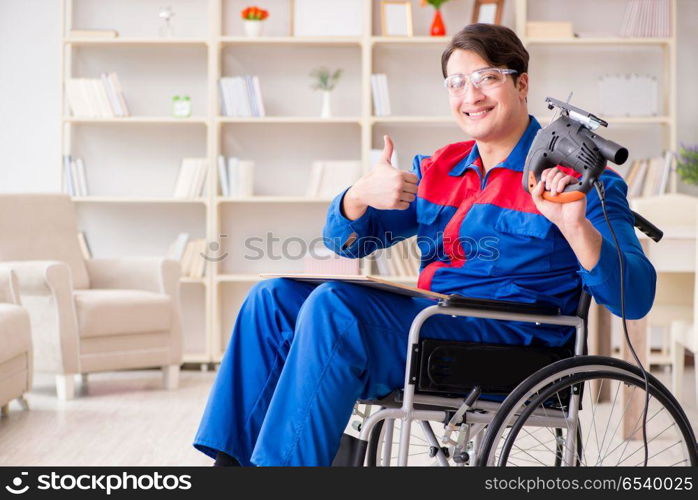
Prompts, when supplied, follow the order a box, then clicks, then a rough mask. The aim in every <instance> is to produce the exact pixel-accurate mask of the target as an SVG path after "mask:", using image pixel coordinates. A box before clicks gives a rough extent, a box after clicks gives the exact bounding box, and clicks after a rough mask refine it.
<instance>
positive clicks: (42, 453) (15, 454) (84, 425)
mask: <svg viewBox="0 0 698 500" xmlns="http://www.w3.org/2000/svg"><path fill="white" fill-rule="evenodd" d="M214 375H215V374H214V373H213V372H200V371H183V372H182V373H181V380H180V388H179V389H178V390H176V391H165V390H164V389H162V382H161V380H162V379H161V376H160V372H159V371H131V372H120V373H103V374H94V375H90V379H89V383H88V385H87V391H86V393H84V394H80V395H79V397H78V398H76V399H75V400H72V401H67V402H61V401H58V400H57V399H56V397H55V388H54V386H53V385H52V381H53V379H52V378H51V377H47V376H42V375H37V376H36V377H35V381H34V390H33V392H32V393H30V394H29V395H28V397H27V399H28V401H29V405H30V407H31V409H30V410H29V411H22V410H21V409H20V407H19V405H18V404H17V402H16V401H14V402H12V404H11V405H10V414H9V416H8V417H5V418H2V419H0V464H2V465H210V463H211V460H210V459H209V458H208V457H206V456H204V455H203V454H201V453H199V452H198V451H196V450H194V448H193V447H192V446H191V442H192V439H193V437H194V434H195V432H196V429H197V426H198V423H199V418H200V417H201V413H202V411H203V408H204V405H205V402H206V398H207V396H208V391H209V388H210V386H211V383H212V381H213V378H214ZM656 375H657V376H659V377H660V379H662V381H663V382H665V383H668V382H669V377H668V374H665V373H664V372H659V373H656ZM694 380H695V378H694V376H693V372H692V370H691V371H688V372H687V373H686V379H685V382H684V391H685V392H686V395H685V398H683V401H682V403H683V405H684V409H685V411H686V413H687V414H688V417H689V420H691V421H692V422H696V421H698V408H696V395H695V390H694V387H695V385H694ZM415 445H418V443H416V442H415ZM426 463H431V462H429V461H427V462H426Z"/></svg>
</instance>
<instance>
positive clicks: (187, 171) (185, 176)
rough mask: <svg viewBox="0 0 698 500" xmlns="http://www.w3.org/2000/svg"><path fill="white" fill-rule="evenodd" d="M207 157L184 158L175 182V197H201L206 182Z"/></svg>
mask: <svg viewBox="0 0 698 500" xmlns="http://www.w3.org/2000/svg"><path fill="white" fill-rule="evenodd" d="M207 163H208V161H207V160H206V158H182V165H181V166H180V167H179V175H178V176H177V182H176V183H175V191H174V197H175V198H186V199H193V198H200V197H201V196H202V195H203V192H204V185H205V184H206V170H207V167H208V165H207Z"/></svg>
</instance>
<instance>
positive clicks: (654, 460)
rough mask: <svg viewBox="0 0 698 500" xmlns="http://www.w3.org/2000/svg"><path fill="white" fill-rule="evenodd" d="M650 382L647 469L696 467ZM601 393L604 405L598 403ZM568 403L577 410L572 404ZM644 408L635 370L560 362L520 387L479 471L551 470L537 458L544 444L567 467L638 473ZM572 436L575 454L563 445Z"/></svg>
mask: <svg viewBox="0 0 698 500" xmlns="http://www.w3.org/2000/svg"><path fill="white" fill-rule="evenodd" d="M648 381H649V407H648V412H647V442H648V458H649V460H648V465H664V466H680V465H696V463H697V462H698V459H697V450H696V442H695V437H694V434H693V431H692V429H691V426H690V423H689V422H688V420H687V418H686V415H685V414H684V412H683V410H682V409H681V407H680V405H679V404H678V402H677V401H676V399H675V398H674V397H673V395H672V394H671V393H670V392H669V391H668V390H667V389H666V387H664V386H663V385H662V384H661V382H659V381H658V380H657V379H656V378H655V377H654V376H652V375H648ZM604 387H605V388H606V393H607V394H608V396H609V398H608V401H603V400H601V399H600V396H601V394H602V393H604V390H603V389H604ZM574 398H578V399H579V401H580V404H578V405H575V404H573V403H574ZM644 401H645V382H644V379H643V377H642V374H641V372H640V370H639V369H638V368H637V367H636V366H633V365H631V364H629V363H627V362H625V361H621V360H618V359H614V358H607V357H603V356H579V357H575V358H570V359H565V360H561V361H558V362H556V363H553V364H552V365H549V366H547V367H545V368H543V369H541V370H539V371H538V372H536V373H534V374H533V375H531V376H530V377H529V378H527V379H526V380H524V381H523V382H522V383H521V384H520V385H519V386H518V387H517V388H516V389H515V390H514V391H512V393H511V394H510V395H509V397H507V399H506V400H505V401H504V403H502V407H501V408H500V410H499V412H498V413H497V415H496V416H495V418H494V420H493V421H492V423H491V425H490V427H489V429H488V432H487V434H486V436H485V439H484V441H483V446H482V448H481V450H480V454H479V456H478V464H480V465H498V466H517V465H518V466H521V465H536V466H541V465H549V463H548V462H547V461H545V460H542V459H541V455H546V456H547V455H548V454H549V453H550V451H551V449H552V447H551V444H550V443H551V442H555V443H556V444H557V448H556V449H560V446H562V449H563V450H568V451H569V453H568V454H567V459H568V460H567V463H570V462H571V459H572V458H573V457H574V458H575V462H577V463H578V464H579V465H581V466H614V465H615V466H618V465H621V466H636V465H642V464H643V463H644V443H643V440H642V411H638V408H640V410H641V409H642V407H643V406H644ZM577 410H578V412H577V415H576V418H575V411H577ZM554 422H557V424H556V426H560V422H562V426H561V428H562V429H563V430H565V432H564V438H563V440H560V439H559V436H555V433H554V432H553V430H552V429H551V428H550V427H549V426H547V425H546V424H551V423H554ZM575 428H576V430H577V432H574V430H575ZM530 429H534V430H535V431H534V432H532V431H531V430H530ZM536 434H537V435H536ZM573 435H576V436H577V438H576V439H575V441H576V442H577V443H576V444H577V446H574V444H575V443H572V442H568V440H567V438H568V437H569V436H573ZM541 436H543V437H541ZM580 441H581V450H580V448H579V446H578V445H579V444H580ZM572 450H575V451H574V452H573V451H572ZM563 463H565V461H563Z"/></svg>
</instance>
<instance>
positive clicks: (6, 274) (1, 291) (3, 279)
mask: <svg viewBox="0 0 698 500" xmlns="http://www.w3.org/2000/svg"><path fill="white" fill-rule="evenodd" d="M0 302H7V303H10V304H17V305H18V306H21V305H22V302H21V301H20V298H19V284H18V283H17V276H16V275H15V273H14V272H13V271H12V269H11V268H9V267H5V266H0Z"/></svg>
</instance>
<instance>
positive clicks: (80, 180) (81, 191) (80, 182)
mask: <svg viewBox="0 0 698 500" xmlns="http://www.w3.org/2000/svg"><path fill="white" fill-rule="evenodd" d="M75 165H76V169H77V188H78V189H77V193H78V194H77V195H78V196H87V175H86V173H85V162H83V161H82V158H77V159H76V160H75Z"/></svg>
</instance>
